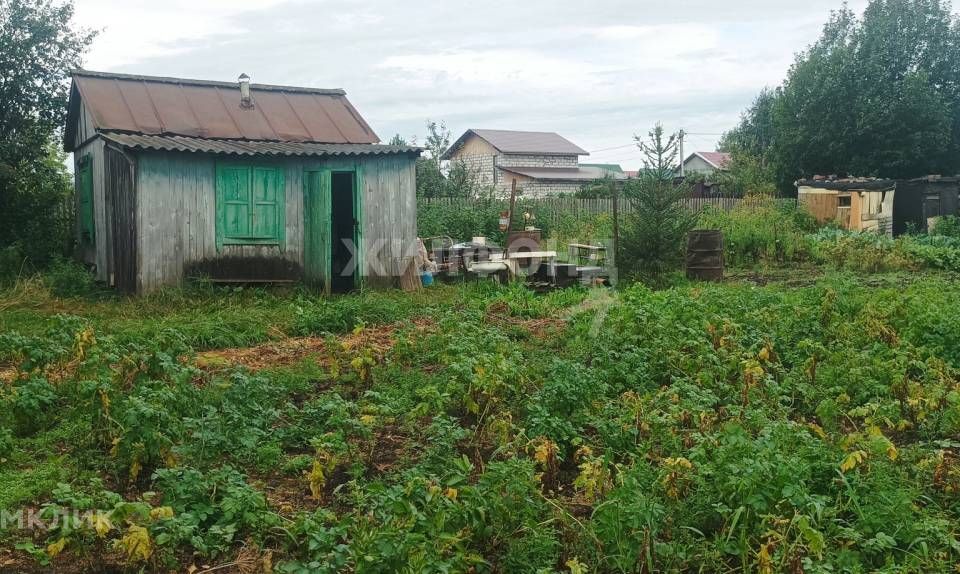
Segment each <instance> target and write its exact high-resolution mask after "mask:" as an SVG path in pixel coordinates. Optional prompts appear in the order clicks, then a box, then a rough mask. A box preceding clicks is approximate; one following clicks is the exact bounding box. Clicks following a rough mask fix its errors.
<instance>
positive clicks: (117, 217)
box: [104, 147, 137, 293]
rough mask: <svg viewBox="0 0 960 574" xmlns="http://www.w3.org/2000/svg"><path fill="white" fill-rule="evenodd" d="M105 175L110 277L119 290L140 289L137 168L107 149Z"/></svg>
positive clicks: (120, 154)
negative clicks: (138, 277)
mask: <svg viewBox="0 0 960 574" xmlns="http://www.w3.org/2000/svg"><path fill="white" fill-rule="evenodd" d="M104 164H105V168H104V171H105V172H106V173H105V177H106V181H105V186H106V187H105V192H106V198H107V200H106V206H107V213H108V216H109V217H108V220H109V222H108V228H109V230H110V244H111V245H110V248H109V250H108V258H109V261H110V263H109V269H108V274H109V275H111V276H112V278H113V285H114V287H116V288H117V289H118V290H120V291H123V292H126V293H130V292H133V291H136V289H137V282H136V281H137V275H136V273H137V240H136V238H137V204H136V193H135V190H136V164H135V163H134V161H133V159H132V158H130V157H129V156H127V155H125V154H124V153H123V152H121V151H119V150H116V149H112V148H110V147H107V148H106V149H105V153H104Z"/></svg>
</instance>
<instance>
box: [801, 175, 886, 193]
mask: <svg viewBox="0 0 960 574" xmlns="http://www.w3.org/2000/svg"><path fill="white" fill-rule="evenodd" d="M795 185H796V186H797V187H813V188H816V189H829V190H834V191H886V190H888V189H894V188H896V187H897V182H896V181H894V180H892V179H879V178H873V177H852V178H844V179H801V180H799V181H797V182H796V184H795Z"/></svg>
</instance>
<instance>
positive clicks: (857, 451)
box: [0, 264, 960, 573]
mask: <svg viewBox="0 0 960 574" xmlns="http://www.w3.org/2000/svg"><path fill="white" fill-rule="evenodd" d="M958 307H960V287H958V286H957V283H956V282H955V281H954V279H953V277H952V276H951V275H948V274H943V273H935V272H929V271H926V272H895V273H878V274H861V273H859V272H853V271H848V270H841V271H837V270H833V269H832V268H826V267H817V266H814V265H812V264H809V266H808V267H804V268H798V269H787V268H776V269H772V268H771V269H766V268H764V269H761V270H752V271H740V272H734V273H732V278H731V279H729V280H728V281H727V282H726V283H724V284H719V285H711V284H690V283H686V282H684V281H678V282H676V284H675V285H674V286H672V287H670V288H667V289H662V290H659V291H651V290H649V289H647V288H645V287H643V286H633V287H629V288H625V289H623V290H621V291H618V292H615V293H610V292H606V291H599V292H590V291H586V290H578V289H572V290H564V291H556V292H552V293H549V294H547V295H535V294H533V293H531V292H529V291H527V290H525V289H523V288H522V287H520V286H508V287H498V286H494V285H491V284H458V285H438V286H436V287H434V288H431V289H428V290H425V291H423V292H420V293H417V294H412V295H411V294H404V293H399V292H385V293H362V294H359V295H351V296H345V297H338V298H333V299H323V298H318V297H315V296H313V295H311V294H310V293H308V292H306V291H301V290H298V289H292V290H279V291H273V290H262V289H257V290H249V289H213V288H208V287H202V286H201V287H194V288H188V289H185V290H169V291H165V292H161V293H157V294H154V295H151V296H148V297H144V298H140V299H126V298H117V297H113V296H103V295H97V296H93V297H73V298H66V299H64V298H59V297H56V296H54V295H52V294H51V293H50V292H49V291H47V290H46V288H44V286H43V285H42V284H36V283H25V284H21V285H19V286H18V287H16V288H14V289H10V290H7V291H3V292H0V379H3V381H4V382H2V383H0V403H2V408H0V510H5V511H8V512H9V511H12V510H16V509H20V508H33V509H37V508H39V509H42V510H43V512H45V513H47V514H46V516H47V517H51V516H53V515H58V514H62V513H72V512H78V513H80V516H81V517H82V518H81V519H80V520H79V521H75V522H69V521H67V522H63V521H61V522H60V523H59V524H58V525H57V527H56V528H53V529H50V530H44V531H39V530H17V529H16V528H8V529H6V530H5V531H3V532H2V533H0V564H3V565H4V567H10V568H13V569H15V570H21V571H30V570H36V571H45V570H46V569H49V568H51V567H53V568H57V569H59V570H62V571H86V570H90V569H112V570H118V571H155V572H161V571H169V570H186V569H188V568H189V567H190V566H191V565H192V566H196V567H198V568H201V569H202V568H203V567H221V569H223V570H229V569H236V570H241V571H257V570H263V565H264V563H270V564H271V565H272V566H273V568H274V570H275V571H278V572H344V571H350V572H396V571H411V572H466V571H474V572H571V573H572V572H653V571H686V572H693V571H711V572H735V571H737V572H739V571H759V572H776V571H804V572H839V571H845V572H861V571H884V572H905V571H946V570H948V569H949V567H950V565H952V564H955V563H957V562H958V560H960V541H958V539H957V535H958V533H957V530H956V524H957V523H958V520H957V519H958V513H960V505H958V504H957V501H956V500H957V499H956V493H957V492H958V491H960V490H958V489H960V438H958V437H960V352H958V349H960V323H958V321H960V319H957V317H960V308H958ZM250 348H253V349H254V350H253V351H250ZM4 373H7V374H6V375H4Z"/></svg>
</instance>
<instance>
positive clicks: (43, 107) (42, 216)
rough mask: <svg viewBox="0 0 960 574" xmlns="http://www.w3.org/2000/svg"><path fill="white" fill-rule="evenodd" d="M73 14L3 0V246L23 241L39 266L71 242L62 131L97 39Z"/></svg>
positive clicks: (68, 8) (45, 4) (33, 2)
mask: <svg viewBox="0 0 960 574" xmlns="http://www.w3.org/2000/svg"><path fill="white" fill-rule="evenodd" d="M72 19H73V3H72V2H70V1H67V2H64V3H62V4H61V3H53V2H49V1H47V0H4V1H3V2H0V45H2V46H3V50H2V51H0V77H2V78H5V80H4V84H3V88H2V90H0V142H2V143H0V249H7V248H9V247H10V246H16V247H17V248H18V249H19V251H20V254H21V256H22V257H23V258H24V259H26V260H28V261H29V262H30V263H31V264H32V265H34V266H42V265H44V264H46V263H47V262H48V261H49V259H50V258H51V257H53V256H55V255H57V254H65V253H66V252H67V251H68V250H69V247H70V245H71V244H70V240H71V238H72V229H73V227H72V221H73V219H72V209H69V208H68V206H69V202H70V198H71V195H72V184H71V181H70V175H69V173H68V172H67V170H66V168H65V166H64V155H63V154H62V152H60V151H58V144H59V142H58V141H57V136H58V134H59V133H60V129H61V127H62V126H63V123H64V117H65V113H66V108H67V98H68V95H69V94H68V85H69V84H68V82H67V78H68V73H69V71H70V70H73V69H76V68H79V67H80V63H81V56H82V55H83V53H84V52H85V51H86V49H87V47H88V46H89V45H90V42H91V41H92V40H93V37H94V33H92V32H87V31H77V30H75V29H74V27H73V23H72ZM21 263H22V260H21ZM18 267H19V265H18ZM5 271H7V272H8V271H9V270H4V269H0V275H2V274H4V272H5Z"/></svg>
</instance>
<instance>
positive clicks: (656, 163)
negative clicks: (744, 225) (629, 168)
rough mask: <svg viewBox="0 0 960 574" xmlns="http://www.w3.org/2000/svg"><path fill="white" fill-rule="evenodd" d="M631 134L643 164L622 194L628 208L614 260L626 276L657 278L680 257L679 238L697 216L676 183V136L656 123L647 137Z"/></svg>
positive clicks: (683, 189) (686, 193)
mask: <svg viewBox="0 0 960 574" xmlns="http://www.w3.org/2000/svg"><path fill="white" fill-rule="evenodd" d="M634 139H635V140H636V142H637V147H639V148H640V150H641V152H642V153H643V156H644V161H643V163H644V169H643V170H642V171H641V173H640V176H639V178H638V179H637V181H636V182H631V187H632V189H631V190H630V191H629V192H628V194H627V195H628V197H629V201H631V203H632V204H633V210H632V213H631V214H630V215H629V216H628V217H627V218H626V220H625V225H624V226H623V231H622V236H621V239H620V241H619V244H618V248H619V253H617V254H616V257H617V265H618V267H619V269H621V270H622V271H623V272H624V273H625V274H626V275H627V276H628V278H629V277H632V278H639V279H644V280H649V281H653V282H657V281H659V280H660V279H661V277H662V276H663V273H664V272H666V271H669V270H671V269H674V268H676V267H678V266H679V264H680V262H681V261H682V256H683V244H684V240H685V238H686V235H687V233H688V232H689V231H690V230H691V229H693V227H694V226H695V225H696V216H695V215H694V214H693V212H692V211H691V210H690V209H688V208H687V206H686V205H685V203H684V200H685V199H687V198H688V197H689V196H690V190H689V189H688V188H687V186H686V185H684V184H682V183H681V184H678V183H677V182H676V170H677V157H678V154H679V144H680V141H679V135H678V134H670V135H666V134H665V133H664V129H663V126H662V125H661V124H657V125H656V126H655V127H654V128H653V129H652V130H651V131H650V132H649V133H648V134H647V138H646V139H644V138H641V137H640V136H634Z"/></svg>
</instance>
